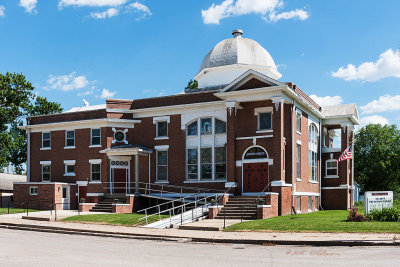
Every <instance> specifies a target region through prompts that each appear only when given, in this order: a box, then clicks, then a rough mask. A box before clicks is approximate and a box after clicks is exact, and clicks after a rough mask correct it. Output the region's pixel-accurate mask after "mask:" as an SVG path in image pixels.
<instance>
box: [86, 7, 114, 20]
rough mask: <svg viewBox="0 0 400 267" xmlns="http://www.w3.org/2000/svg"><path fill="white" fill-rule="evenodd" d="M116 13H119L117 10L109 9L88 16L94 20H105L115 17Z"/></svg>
mask: <svg viewBox="0 0 400 267" xmlns="http://www.w3.org/2000/svg"><path fill="white" fill-rule="evenodd" d="M118 13H119V11H118V9H116V8H114V7H111V8H109V9H107V10H106V11H103V12H92V13H90V16H91V17H92V18H96V19H105V18H111V17H114V16H117V15H118Z"/></svg>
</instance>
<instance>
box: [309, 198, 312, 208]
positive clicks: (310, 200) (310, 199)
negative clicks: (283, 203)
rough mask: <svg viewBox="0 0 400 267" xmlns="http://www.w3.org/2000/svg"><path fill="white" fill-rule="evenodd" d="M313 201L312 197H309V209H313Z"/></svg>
mask: <svg viewBox="0 0 400 267" xmlns="http://www.w3.org/2000/svg"><path fill="white" fill-rule="evenodd" d="M311 203H312V198H311V197H308V211H312V205H311Z"/></svg>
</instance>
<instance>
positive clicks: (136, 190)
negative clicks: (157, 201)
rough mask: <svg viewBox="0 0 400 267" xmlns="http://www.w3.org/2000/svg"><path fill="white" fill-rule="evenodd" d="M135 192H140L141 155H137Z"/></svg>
mask: <svg viewBox="0 0 400 267" xmlns="http://www.w3.org/2000/svg"><path fill="white" fill-rule="evenodd" d="M135 194H139V155H138V154H136V155H135Z"/></svg>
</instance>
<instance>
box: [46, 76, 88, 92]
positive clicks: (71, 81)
mask: <svg viewBox="0 0 400 267" xmlns="http://www.w3.org/2000/svg"><path fill="white" fill-rule="evenodd" d="M47 84H48V86H49V87H48V88H51V89H58V90H62V91H72V90H78V89H82V88H85V87H86V86H88V84H89V81H88V80H87V78H86V77H85V76H83V75H80V76H76V72H71V74H68V75H60V76H54V75H51V74H50V75H49V79H48V80H47Z"/></svg>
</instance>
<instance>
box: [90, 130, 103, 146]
mask: <svg viewBox="0 0 400 267" xmlns="http://www.w3.org/2000/svg"><path fill="white" fill-rule="evenodd" d="M93 130H99V132H100V135H99V136H93ZM93 137H99V139H100V143H99V144H93ZM89 147H101V128H92V129H90V146H89Z"/></svg>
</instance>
